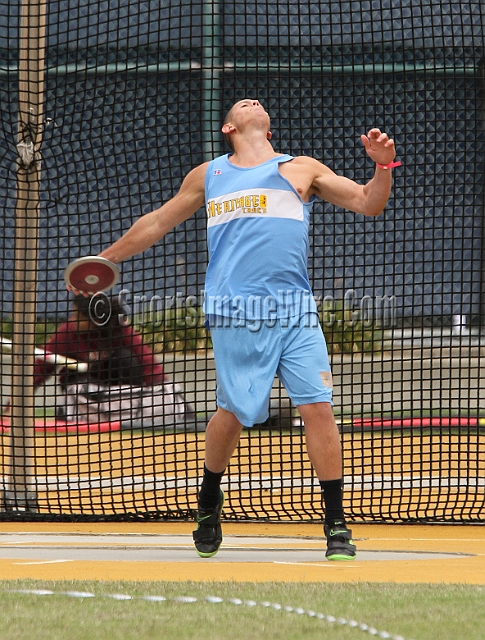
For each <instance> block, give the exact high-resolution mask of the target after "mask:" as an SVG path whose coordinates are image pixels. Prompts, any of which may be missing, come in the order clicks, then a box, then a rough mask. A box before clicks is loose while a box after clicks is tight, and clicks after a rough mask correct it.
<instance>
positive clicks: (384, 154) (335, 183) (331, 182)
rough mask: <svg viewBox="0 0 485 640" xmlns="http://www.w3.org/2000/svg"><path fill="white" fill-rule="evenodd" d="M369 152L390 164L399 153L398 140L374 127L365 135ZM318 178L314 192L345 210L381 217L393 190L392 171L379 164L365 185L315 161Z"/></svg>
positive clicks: (313, 187) (314, 184) (382, 161)
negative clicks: (397, 152)
mask: <svg viewBox="0 0 485 640" xmlns="http://www.w3.org/2000/svg"><path fill="white" fill-rule="evenodd" d="M361 140H362V143H363V145H364V147H365V150H366V152H367V155H368V156H369V157H370V158H372V160H374V162H376V163H379V164H383V165H387V164H390V163H391V162H392V161H393V160H394V158H395V156H396V150H395V148H394V141H393V140H391V139H390V138H388V136H387V134H386V133H381V131H380V130H379V129H371V130H370V131H369V133H368V134H367V136H361ZM315 163H316V164H315ZM313 171H314V172H315V173H314V177H313V182H312V191H313V193H314V194H315V195H318V196H319V197H320V198H322V199H323V200H326V201H327V202H331V203H332V204H335V205H337V206H339V207H343V208H344V209H350V210H351V211H354V212H355V213H362V214H363V215H365V216H378V215H380V214H381V213H382V211H383V210H384V207H385V206H386V204H387V201H388V199H389V195H390V193H391V185H392V171H391V170H390V169H381V168H379V167H377V165H376V170H375V174H374V177H373V178H372V180H370V181H369V182H368V183H367V184H365V185H360V184H357V183H356V182H354V181H353V180H350V179H349V178H345V177H343V176H338V175H337V174H335V173H334V172H333V171H332V170H331V169H329V168H328V167H326V166H325V165H323V164H322V163H320V162H318V161H317V160H313Z"/></svg>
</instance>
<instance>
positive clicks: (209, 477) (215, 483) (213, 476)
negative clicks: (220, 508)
mask: <svg viewBox="0 0 485 640" xmlns="http://www.w3.org/2000/svg"><path fill="white" fill-rule="evenodd" d="M223 475H224V471H222V472H221V473H213V472H212V471H209V469H208V468H207V467H206V466H205V465H204V477H203V478H202V484H201V486H200V492H199V509H215V508H216V507H217V505H218V504H219V502H220V501H221V480H222V476H223Z"/></svg>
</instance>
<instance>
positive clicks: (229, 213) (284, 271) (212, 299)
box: [204, 155, 316, 320]
mask: <svg viewBox="0 0 485 640" xmlns="http://www.w3.org/2000/svg"><path fill="white" fill-rule="evenodd" d="M292 159H293V157H292V156H289V155H282V156H275V157H274V158H271V159H270V160H268V161H267V162H265V163H264V164H261V165H259V166H257V167H251V168H241V167H237V166H235V165H233V164H231V162H229V155H224V156H220V157H218V158H215V159H214V160H213V161H212V162H210V164H209V166H208V168H207V174H206V179H205V198H206V208H207V243H208V250H209V264H208V267H207V274H206V285H205V299H204V312H205V314H206V316H208V315H211V314H215V315H222V316H230V317H234V318H247V319H249V320H253V319H255V320H256V319H271V318H273V319H274V318H285V317H291V316H295V315H300V314H301V313H305V312H316V304H315V301H314V298H313V294H312V291H311V287H310V283H309V280H308V272H307V261H308V250H309V243H308V229H309V224H310V211H311V209H312V205H313V198H312V201H311V202H304V201H303V200H302V199H301V197H300V196H299V194H298V192H297V191H296V190H295V189H294V187H293V186H292V185H291V184H290V183H289V182H288V180H286V178H284V177H283V176H282V175H281V174H280V173H279V170H278V165H279V164H280V163H283V162H288V161H290V160H292Z"/></svg>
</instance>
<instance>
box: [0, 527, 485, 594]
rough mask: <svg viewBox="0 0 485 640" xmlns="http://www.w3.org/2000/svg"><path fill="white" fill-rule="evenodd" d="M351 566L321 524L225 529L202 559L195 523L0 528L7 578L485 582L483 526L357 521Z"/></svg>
mask: <svg viewBox="0 0 485 640" xmlns="http://www.w3.org/2000/svg"><path fill="white" fill-rule="evenodd" d="M352 529H353V535H354V540H355V542H356V544H357V547H358V556H357V559H356V560H355V561H353V562H345V563H332V562H328V561H327V560H326V559H325V541H324V539H323V537H322V530H321V526H319V525H312V524H301V525H294V524H292V525H289V524H273V525H269V524H254V523H243V524H234V523H226V524H224V525H223V530H224V542H223V546H222V547H221V550H220V551H219V553H218V554H217V556H215V557H214V558H211V559H208V560H203V559H201V558H199V557H198V556H197V555H196V553H195V551H194V549H193V545H192V536H191V531H192V525H191V524H190V523H140V524H138V523H130V524H104V523H100V524H47V523H43V524H33V523H25V524H22V525H19V524H18V523H0V571H1V574H2V577H3V578H4V579H20V578H32V579H42V580H140V581H144V580H146V581H149V580H164V581H172V580H176V581H178V580H194V581H214V580H217V581H220V580H235V581H244V582H248V581H249V582H266V581H289V582H295V581H298V582H318V581H323V582H360V581H369V582H401V583H406V582H408V583H414V582H423V583H462V584H485V530H484V528H483V527H480V526H465V525H461V526H460V525H458V526H438V525H431V526H416V525H354V526H353V527H352Z"/></svg>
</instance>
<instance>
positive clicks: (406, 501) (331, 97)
mask: <svg viewBox="0 0 485 640" xmlns="http://www.w3.org/2000/svg"><path fill="white" fill-rule="evenodd" d="M484 20H485V16H484V15H483V3H480V2H449V1H447V0H443V1H441V2H438V1H435V0H421V2H419V3H417V2H412V1H411V0H403V1H402V2H391V0H380V2H366V1H362V2H318V1H315V0H306V1H305V0H279V1H278V2H272V3H269V2H264V1H263V2H257V3H256V2H252V1H247V2H245V3H235V2H230V1H225V2H223V1H216V0H213V1H209V0H207V1H205V2H203V1H198V0H195V1H194V0H190V1H189V0H180V1H174V0H157V1H156V0H151V1H150V2H134V1H133V0H122V1H121V2H117V3H109V2H105V1H103V0H99V1H95V0H89V1H88V2H78V1H77V0H57V1H51V2H48V3H47V2H44V1H43V0H24V1H23V2H18V1H16V0H0V34H1V42H0V105H1V108H0V177H1V180H0V204H1V216H0V227H1V232H0V301H1V314H2V326H1V335H2V354H1V375H2V378H1V394H2V395H1V403H2V408H3V409H2V410H3V416H2V422H1V448H0V468H1V470H0V480H1V483H0V489H1V492H2V493H1V498H2V499H1V510H0V519H3V520H8V519H19V518H24V519H76V520H80V519H108V518H111V519H119V520H122V519H135V518H140V519H149V518H160V519H177V518H178V519H185V518H188V517H190V515H191V511H192V510H193V509H194V508H195V507H196V501H197V487H198V485H199V481H200V476H201V472H202V468H203V459H204V429H205V425H206V422H207V419H208V418H209V417H210V415H212V413H213V412H214V411H215V409H216V403H215V371H214V364H213V358H212V352H211V342H210V335H209V334H208V333H207V331H206V329H205V327H204V318H203V314H202V311H201V297H202V295H203V289H204V277H205V269H206V264H207V250H206V213H205V211H204V210H200V211H198V212H197V213H196V215H195V216H193V217H192V218H190V219H189V220H188V221H187V222H185V223H184V224H181V225H180V226H178V227H177V228H176V229H175V230H174V231H172V232H171V233H169V234H168V235H167V236H166V237H165V238H164V239H163V240H162V241H161V242H159V243H158V244H157V245H156V246H155V247H153V248H152V249H150V250H148V251H146V252H145V253H144V254H143V255H137V256H135V257H134V258H133V259H130V260H126V261H125V262H124V263H123V264H122V265H121V280H120V282H119V283H118V284H117V285H116V287H115V288H114V290H113V292H112V293H113V294H114V295H115V297H116V299H119V298H120V296H121V298H122V301H123V302H124V304H125V307H124V309H125V311H124V312H123V313H124V316H123V317H124V325H123V326H124V330H125V332H128V333H129V334H130V336H131V338H130V339H128V337H127V335H128V333H127V334H126V335H125V339H124V342H123V341H122V345H121V346H122V347H123V349H124V350H125V351H123V349H121V351H120V350H119V348H120V342H119V335H118V336H117V338H116V339H117V340H118V342H116V340H114V339H113V340H114V342H113V340H112V337H113V336H112V334H109V335H108V334H102V331H101V329H102V328H103V327H104V323H105V320H106V315H105V313H106V308H107V307H109V306H110V305H111V304H112V299H111V298H108V297H104V298H103V301H104V303H103V304H104V307H102V308H101V311H99V315H98V317H97V319H98V321H99V322H98V325H97V327H98V329H99V331H98V334H96V335H97V338H96V340H95V341H94V342H95V343H93V342H92V341H90V340H92V334H91V337H90V338H88V339H84V343H83V344H82V345H81V344H80V343H81V340H77V339H74V338H73V334H72V332H71V333H69V331H67V333H66V331H65V326H64V323H66V321H67V320H68V318H70V320H69V322H71V323H72V322H74V320H73V319H72V318H73V316H72V312H73V302H72V296H70V294H68V292H67V291H66V288H65V286H64V282H63V271H64V269H65V268H66V266H67V265H68V264H69V263H70V262H71V261H72V260H73V259H75V258H78V257H80V256H86V255H96V254H97V253H99V252H100V251H101V250H102V249H103V248H105V247H107V246H108V245H109V244H111V243H112V242H113V241H114V240H115V239H117V238H118V237H120V235H121V234H122V233H123V231H125V230H127V229H128V228H129V227H130V226H131V225H132V223H133V222H134V221H135V220H136V219H137V218H139V216H141V215H143V214H145V213H147V212H149V211H151V210H153V209H155V208H157V207H159V206H160V205H161V204H162V203H164V202H166V201H167V200H168V199H169V198H170V197H171V196H173V195H174V194H175V193H176V192H177V190H178V188H179V186H180V184H181V181H182V179H183V177H184V176H185V175H186V173H187V172H188V171H189V170H190V169H191V168H193V167H195V166H196V165H198V164H200V163H201V162H204V161H205V160H207V159H210V158H212V157H214V156H215V155H219V154H222V153H225V152H226V149H225V148H224V144H223V140H222V136H221V134H220V127H221V122H222V120H223V118H224V115H225V113H226V112H227V111H228V109H229V108H230V107H231V106H232V104H233V103H234V102H235V101H237V100H240V99H242V98H247V97H250V98H258V99H259V100H260V102H262V104H263V105H264V106H265V108H266V109H267V110H268V112H269V113H270V115H271V119H272V131H273V143H274V148H275V149H276V150H277V151H280V152H282V153H289V154H292V155H311V156H314V157H316V158H317V159H318V160H320V161H322V162H324V163H325V164H326V165H328V166H329V167H331V168H332V169H333V170H334V171H335V172H336V173H338V174H340V175H346V176H347V177H349V178H352V179H354V180H356V181H358V182H365V181H367V180H369V179H370V178H371V177H372V175H373V171H374V167H373V164H372V162H371V161H370V160H369V158H368V157H367V155H366V153H365V151H364V149H363V147H362V145H361V143H360V135H361V134H362V133H366V132H367V131H368V130H369V129H370V128H372V127H374V126H376V127H379V128H381V129H382V130H384V131H386V132H387V133H388V134H389V135H390V136H391V137H393V138H394V139H395V142H396V148H397V153H398V158H399V159H400V160H402V162H403V165H402V166H401V167H400V168H398V169H396V170H395V171H394V182H393V192H392V196H391V199H390V201H389V203H388V205H387V206H386V209H385V212H384V213H383V215H381V216H380V217H378V218H364V217H363V216H360V215H356V214H353V213H350V212H347V211H344V210H342V209H339V208H338V207H334V206H332V205H329V204H328V203H323V202H320V201H319V202H317V203H316V204H315V207H314V212H313V216H312V227H311V251H310V257H309V273H310V278H311V283H312V286H313V290H314V294H315V297H316V299H317V302H318V303H319V307H320V310H321V321H322V324H323V327H324V332H325V335H326V339H327V343H328V346H329V351H330V353H331V361H332V368H333V374H334V380H335V384H336V388H335V415H336V419H337V422H338V423H339V425H340V430H341V433H342V442H343V461H344V473H345V483H346V484H345V487H346V493H345V508H346V512H347V515H348V517H349V519H351V520H354V521H367V522H371V521H377V522H379V521H396V522H415V521H421V522H431V521H445V522H477V521H483V519H484V514H485V506H484V501H485V481H484V478H485V446H484V445H485V432H484V425H485V415H484V410H483V406H484V398H485V391H484V387H485V385H484V384H483V379H484V367H485V364H484V338H483V333H482V331H481V328H482V326H483V319H484V315H483V311H484V301H485V298H484V293H485V288H484V283H485V281H484V273H485V269H484V266H485V261H484V258H485V253H484V250H485V234H484V226H483V172H484V154H485V137H484V133H483V105H482V99H483V55H484ZM108 316H109V313H108ZM71 329H72V326H71ZM63 331H64V333H63ZM59 332H60V333H61V334H62V335H61V338H59ZM108 333H109V332H108ZM133 333H136V336H138V337H140V336H141V338H142V340H143V345H144V346H141V345H140V342H138V341H135V343H134V342H133V340H134V338H133ZM101 334H102V335H101ZM56 335H57V338H55V336H56ZM52 336H54V342H52V340H53V338H52ZM66 336H67V337H66ZM106 336H108V337H106ZM115 337H116V336H115ZM49 340H51V342H50V343H49ZM56 340H57V341H56ZM86 340H87V341H86ZM130 340H131V342H130ZM103 341H104V342H103ZM46 344H51V346H52V345H54V347H53V348H52V349H50V351H51V355H47V356H46V353H45V349H46ZM61 347H62V349H61ZM116 349H118V351H116V353H115V350H116ZM127 350H128V351H130V350H131V354H132V355H131V356H128V355H127V354H126V351H127ZM60 351H62V353H60ZM134 351H136V353H137V357H136V358H135V356H134V355H133V352H134ZM52 353H55V354H56V355H55V356H53V355H52ZM66 357H67V358H69V359H68V360H66ZM129 357H131V358H133V360H131V361H130V360H128V362H127V361H126V359H127V358H129ZM140 358H141V360H142V365H143V366H142V371H141V372H140V371H139V370H138V369H139V367H140V366H141V365H140ZM83 362H84V363H85V362H89V368H90V370H92V369H93V363H94V364H95V365H97V372H98V374H100V372H101V373H102V372H103V371H104V373H105V374H106V370H104V369H103V367H106V366H108V367H111V368H112V369H115V368H116V367H117V372H118V373H117V375H118V378H117V381H118V386H119V387H120V389H118V391H119V393H118V395H117V396H116V397H114V396H113V397H111V396H106V393H107V392H106V389H105V388H104V387H103V376H102V375H101V374H100V375H99V376H98V378H97V383H96V382H93V381H92V380H89V379H87V378H86V377H85V373H86V372H85V367H83V365H82V363H83ZM107 362H108V363H111V364H109V365H106V363H107ZM114 362H116V367H115V365H114V364H113V363H114ZM79 363H81V365H80V364H79ZM143 367H145V368H144V369H143ZM150 367H151V369H150ZM95 368H96V367H95ZM111 373H112V371H111V369H109V371H108V373H107V374H106V375H108V377H109V375H111ZM137 376H138V378H137ZM140 376H141V377H142V378H144V379H143V382H140ZM147 376H148V377H149V378H150V376H152V377H151V378H150V380H149V384H147V380H146V377H147ZM98 383H99V384H98ZM83 385H84V386H83ZM89 385H91V386H89ZM92 385H94V386H92ZM81 387H82V389H81ZM147 387H148V388H149V389H150V390H151V395H150V394H148V395H147V394H146V393H145V391H146V388H147ZM127 389H128V391H127V393H128V395H126V390H127ZM140 389H142V391H140ZM70 393H71V395H69V394H70ZM73 393H74V395H75V394H76V393H77V394H78V396H79V395H82V396H83V398H84V401H85V404H84V405H83V407H80V406H79V405H78V406H75V408H74V410H73V411H74V412H72V405H70V404H69V399H70V398H71V400H72V395H73ZM83 394H84V395H83ZM103 394H104V395H103ZM140 407H142V408H143V407H145V408H146V407H148V411H147V412H144V411H142V409H140ZM160 407H161V408H160ZM69 411H71V413H69ZM93 415H94V417H93ZM224 483H225V484H223V486H224V487H225V490H226V496H227V501H226V506H225V511H224V517H225V518H228V519H256V518H258V519H271V520H286V521H289V520H307V521H311V520H321V519H322V507H321V496H320V488H319V485H318V482H317V481H316V479H315V477H314V474H313V472H312V469H311V467H310V463H309V462H308V459H307V455H306V450H305V443H304V431H303V428H302V424H301V419H300V418H299V415H298V412H297V410H296V409H295V407H293V406H292V405H291V403H290V401H289V400H288V398H287V395H286V392H285V390H284V389H283V388H282V387H281V385H280V384H279V382H278V380H277V379H275V383H274V386H273V391H272V395H271V403H270V417H269V419H268V421H267V422H266V423H264V424H261V425H256V426H255V427H254V428H253V429H252V430H245V431H244V432H243V435H242V437H241V441H240V445H239V448H238V450H237V452H236V453H235V455H234V457H233V459H232V461H231V464H230V466H229V468H228V472H227V475H226V477H225V480H224Z"/></svg>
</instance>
